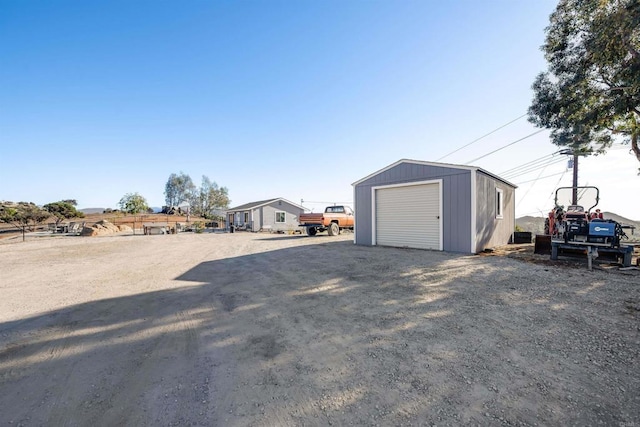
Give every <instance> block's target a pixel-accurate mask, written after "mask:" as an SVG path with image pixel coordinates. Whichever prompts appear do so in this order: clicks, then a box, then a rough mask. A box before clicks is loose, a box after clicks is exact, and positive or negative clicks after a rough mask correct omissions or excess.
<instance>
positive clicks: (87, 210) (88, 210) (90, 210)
mask: <svg viewBox="0 0 640 427" xmlns="http://www.w3.org/2000/svg"><path fill="white" fill-rule="evenodd" d="M78 210H79V211H80V212H82V213H83V214H85V215H91V214H98V213H100V214H101V213H102V212H104V210H105V208H84V209H78Z"/></svg>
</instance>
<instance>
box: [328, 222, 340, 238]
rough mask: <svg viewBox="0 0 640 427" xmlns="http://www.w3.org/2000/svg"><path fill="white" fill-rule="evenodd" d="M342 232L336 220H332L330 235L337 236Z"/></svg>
mask: <svg viewBox="0 0 640 427" xmlns="http://www.w3.org/2000/svg"><path fill="white" fill-rule="evenodd" d="M338 234H340V227H338V224H336V223H335V222H332V223H331V225H330V226H329V236H337V235H338Z"/></svg>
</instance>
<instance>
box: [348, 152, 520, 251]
mask: <svg viewBox="0 0 640 427" xmlns="http://www.w3.org/2000/svg"><path fill="white" fill-rule="evenodd" d="M353 187H354V202H355V212H356V213H355V215H356V229H355V243H356V244H360V245H381V246H396V247H408V248H419V249H435V250H445V251H452V252H464V253H477V252H480V251H482V250H484V249H485V248H488V247H492V246H498V245H504V244H506V243H508V242H509V239H510V238H511V236H512V234H513V231H514V227H515V188H516V186H515V185H513V184H511V183H509V182H508V181H505V180H503V179H502V178H500V177H498V176H496V175H493V174H491V173H489V172H487V171H485V170H483V169H480V168H478V167H474V166H463V165H452V164H445V163H433V162H424V161H419V160H406V159H403V160H399V161H397V162H395V163H393V164H391V165H389V166H387V167H386V168H383V169H381V170H379V171H377V172H374V173H373V174H371V175H369V176H367V177H365V178H363V179H361V180H359V181H357V182H355V183H354V184H353Z"/></svg>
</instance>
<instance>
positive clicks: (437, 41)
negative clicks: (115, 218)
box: [0, 0, 640, 219]
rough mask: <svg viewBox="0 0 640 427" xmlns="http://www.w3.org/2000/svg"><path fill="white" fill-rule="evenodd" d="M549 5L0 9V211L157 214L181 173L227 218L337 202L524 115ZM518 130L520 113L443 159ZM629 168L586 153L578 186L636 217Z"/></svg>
mask: <svg viewBox="0 0 640 427" xmlns="http://www.w3.org/2000/svg"><path fill="white" fill-rule="evenodd" d="M555 5H556V2H555V1H550V0H549V1H545V0H535V1H533V0H531V1H520V0H491V1H483V2H480V1H476V0H473V1H451V2H436V1H400V2H398V1H348V2H343V1H322V2H315V1H295V2H294V1H242V2H231V1H215V2H214V1H188V2H169V1H134V2H131V1H109V2H95V1H87V2H81V1H73V2H72V1H69V2H66V1H55V0H47V1H35V0H34V1H19V0H15V1H6V0H0V159H1V160H2V162H1V164H2V167H1V168H0V183H1V184H0V185H1V187H0V200H12V201H33V202H35V203H38V204H44V203H48V202H52V201H57V200H60V199H69V198H70V199H77V201H78V204H79V207H80V208H88V207H112V208H114V207H117V202H118V200H119V199H120V198H121V197H122V196H123V195H124V194H125V193H129V192H139V193H140V194H142V195H143V196H144V197H146V198H147V200H148V202H149V204H150V205H152V206H162V205H163V204H164V194H163V191H164V185H165V183H166V181H167V178H168V177H169V175H170V174H171V173H179V172H184V173H187V174H189V175H190V176H191V177H192V178H193V180H194V181H195V182H196V184H199V182H200V180H201V177H202V175H206V176H208V177H209V178H210V179H211V180H214V181H216V182H217V183H218V184H219V185H222V186H226V187H228V188H229V192H230V197H231V199H232V205H237V204H242V203H246V202H251V201H255V200H261V199H266V198H271V197H285V198H287V199H289V200H291V201H294V202H297V203H299V202H300V200H302V199H304V200H305V201H306V202H305V203H304V205H305V206H307V207H310V208H314V209H316V210H317V209H319V208H320V205H322V204H324V203H325V202H334V201H335V202H350V201H351V200H352V187H351V183H352V182H354V181H356V180H358V179H360V178H362V177H364V176H366V175H368V174H370V173H372V172H374V171H376V170H378V169H380V168H383V167H385V166H387V165H388V164H391V163H393V162H395V161H397V160H399V159H401V158H412V159H418V160H425V161H436V160H437V159H439V158H441V157H442V156H445V155H446V154H448V153H450V152H452V151H453V150H455V149H456V148H459V147H461V146H463V145H465V144H467V143H469V142H471V141H473V140H474V139H476V138H478V137H480V136H482V135H483V134H485V133H487V132H489V131H491V130H494V129H496V128H497V127H499V126H501V125H503V124H505V123H507V122H509V121H510V120H513V119H515V118H517V117H519V116H521V115H522V114H524V113H525V112H526V109H527V107H528V106H529V103H530V101H531V97H532V94H531V89H530V86H531V83H532V81H533V79H534V77H535V75H536V74H537V73H538V72H540V71H542V70H543V69H544V68H545V67H546V64H545V62H544V58H543V56H542V53H541V52H540V49H539V47H540V45H541V44H542V42H543V40H544V28H545V27H546V25H547V24H548V17H549V14H550V13H551V12H552V11H553V9H554V8H555ZM535 131H536V129H535V128H534V127H533V126H532V125H530V124H528V123H527V121H526V118H522V119H520V120H518V121H516V122H515V123H513V124H512V125H509V126H507V127H505V128H504V129H502V130H500V131H498V132H496V133H494V134H492V135H491V136H489V137H487V138H485V139H483V140H481V141H479V142H477V143H475V144H473V145H471V146H469V147H467V148H465V149H463V150H460V151H459V152H457V153H454V154H452V155H450V156H448V157H446V158H444V159H442V161H444V162H450V163H455V164H466V163H467V162H469V161H470V160H473V159H476V158H477V157H480V156H482V155H484V154H486V153H488V152H490V151H493V150H495V149H497V148H500V147H502V146H504V145H506V144H508V143H510V142H513V141H515V140H517V139H519V138H522V137H524V136H527V135H529V134H531V133H532V132H535ZM556 150H557V147H555V146H553V145H552V144H551V143H550V142H549V138H548V134H547V133H546V132H543V133H541V134H538V135H535V136H533V137H530V138H528V139H526V140H524V141H522V142H521V143H517V144H514V145H513V146H511V147H509V148H507V149H504V150H501V151H499V152H497V153H496V154H494V155H491V156H487V157H484V158H482V159H479V160H477V161H475V162H472V164H473V165H476V166H480V167H483V168H485V169H487V170H489V171H490V172H493V173H496V174H500V173H502V172H503V171H507V170H508V169H511V168H513V167H517V166H519V165H522V164H525V163H527V162H530V161H531V160H534V159H536V158H540V157H542V156H545V155H548V154H551V153H553V152H554V151H556ZM616 156H618V157H616ZM607 159H608V160H607ZM607 161H609V162H610V163H611V162H612V163H611V164H612V165H615V166H613V167H606V166H603V165H605V164H606V163H607ZM638 166H639V165H638V164H637V162H636V161H635V160H634V158H633V157H632V156H630V155H629V154H627V152H626V150H618V151H616V152H612V154H611V155H608V156H606V157H599V158H593V159H586V160H585V162H584V167H582V165H581V174H580V175H581V184H587V183H588V184H590V185H599V186H600V187H601V191H602V193H603V199H602V202H601V207H602V208H603V209H604V210H612V211H616V212H618V213H620V214H622V215H624V216H627V217H630V218H631V219H637V218H639V217H640V214H639V213H638V212H639V211H640V209H639V206H638V203H639V202H637V201H632V202H629V197H628V196H627V197H625V200H621V199H622V198H623V197H624V193H623V191H627V192H631V191H635V192H637V188H638V183H639V178H638V177H637V169H638ZM564 170H565V167H564V165H563V164H555V165H550V166H548V167H547V168H546V169H545V170H541V169H537V170H535V171H533V172H532V173H530V174H528V175H522V176H518V177H514V178H512V179H511V181H512V182H514V183H516V184H518V183H519V182H521V181H527V180H533V181H535V182H534V183H533V184H532V183H525V184H522V185H521V186H520V188H519V189H518V191H517V197H518V201H517V203H518V207H517V214H518V216H520V215H524V214H531V213H536V214H538V215H539V214H540V212H541V211H547V210H548V209H549V208H550V207H551V206H552V200H549V198H548V196H549V195H550V193H551V191H552V190H553V188H555V186H556V185H558V184H559V185H570V184H571V173H570V171H569V172H567V173H566V174H565V176H562V175H561V174H562V171H564ZM553 174H555V175H554V176H553V177H550V178H542V177H544V176H547V175H553ZM538 176H539V177H540V178H541V179H538V180H535V178H536V177H538ZM561 176H562V180H560V178H561ZM617 192H619V195H618V196H616V194H618V193H617ZM316 201H317V202H319V203H318V204H315V203H312V202H316Z"/></svg>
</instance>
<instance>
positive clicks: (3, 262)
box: [0, 233, 640, 427]
mask: <svg viewBox="0 0 640 427" xmlns="http://www.w3.org/2000/svg"><path fill="white" fill-rule="evenodd" d="M352 238H353V235H341V236H338V237H328V236H320V235H319V236H316V237H314V238H309V237H301V236H281V235H269V234H249V233H234V234H190V233H184V234H179V235H172V236H114V237H98V238H80V237H57V238H39V239H32V240H29V241H27V242H25V243H21V242H7V241H5V242H3V244H0V295H1V298H0V425H8V424H10V425H25V426H26V425H34V426H39V425H47V426H58V425H60V426H61V425H64V426H76V425H77V426H84V425H132V426H157V425H207V426H209V425H225V426H253V425H255V426H258V425H259V426H264V425H278V426H290V425H291V426H293V425H311V426H313V425H318V426H324V425H434V424H437V425H465V424H469V425H579V426H584V425H609V426H610V425H615V426H626V427H629V426H640V358H639V356H640V275H638V271H625V272H621V271H617V270H613V269H611V270H609V269H608V270H595V271H587V270H586V268H585V266H584V264H581V265H578V266H567V265H566V263H558V264H550V265H547V264H545V263H531V262H524V261H522V260H519V259H514V258H512V257H509V256H467V255H459V254H449V253H442V252H433V251H420V250H407V249H394V248H381V247H361V246H354V245H353V243H352Z"/></svg>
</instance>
